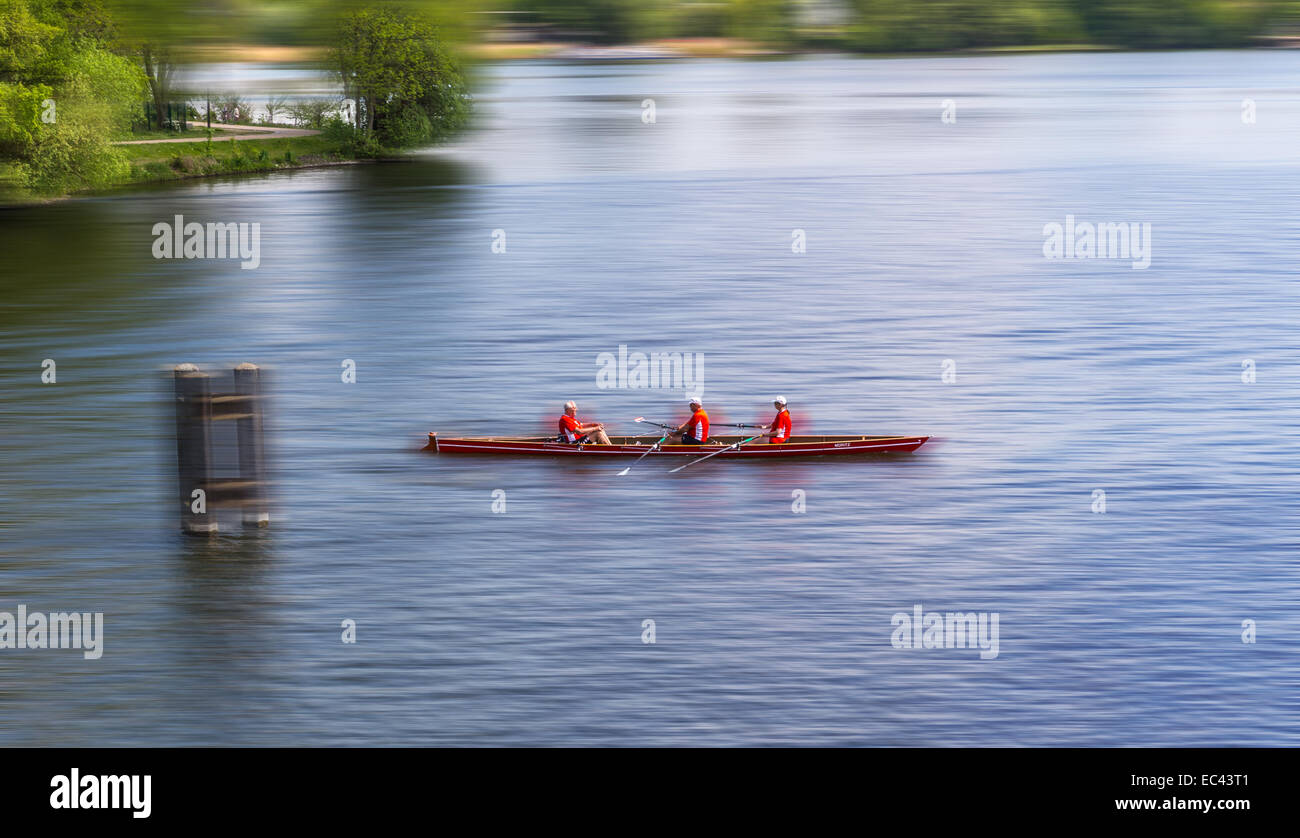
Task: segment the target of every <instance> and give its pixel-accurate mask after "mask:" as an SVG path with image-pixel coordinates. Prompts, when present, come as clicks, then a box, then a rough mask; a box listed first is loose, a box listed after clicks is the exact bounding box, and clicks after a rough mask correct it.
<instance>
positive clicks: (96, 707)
mask: <svg viewBox="0 0 1300 838" xmlns="http://www.w3.org/2000/svg"><path fill="white" fill-rule="evenodd" d="M1297 70H1300V53H1296V52H1286V51H1253V52H1200V53H1152V54H1124V53H1116V54H1074V55H1037V56H975V57H946V58H916V59H897V60H856V59H846V58H835V57H820V58H814V59H804V60H793V61H774V62H753V63H742V62H727V61H672V62H657V63H645V64H551V63H542V62H538V63H516V64H509V65H500V66H493V67H489V68H486V70H485V72H484V78H483V88H482V90H481V92H480V95H479V97H478V123H477V125H478V127H477V129H476V131H475V132H474V133H472V134H470V135H467V136H466V137H464V138H463V139H462V140H461V141H460V142H459V143H458V144H457V145H456V146H454V147H452V148H448V149H442V150H438V151H435V152H431V153H428V154H425V155H422V156H421V157H420V158H419V159H417V160H415V161H412V162H404V163H388V164H380V165H364V166H348V167H338V168H328V169H316V170H304V171H299V172H290V173H280V174H275V175H269V176H253V177H240V178H231V179H217V180H202V181H193V182H186V183H180V184H170V185H166V186H161V187H149V188H142V189H137V190H132V191H128V192H122V193H119V194H115V195H112V196H108V197H101V198H94V199H89V200H79V201H71V202H65V203H59V204H55V205H51V206H48V207H44V208H39V209H24V210H12V209H11V210H3V211H0V247H3V251H4V253H5V258H4V261H3V265H4V267H3V274H2V275H0V276H2V279H0V288H3V291H4V301H3V307H2V308H0V323H3V330H2V332H0V358H3V364H0V393H2V394H3V397H2V401H0V463H3V467H2V468H0V562H2V567H3V576H2V577H0V578H2V579H3V582H2V583H0V611H13V610H15V609H16V607H17V605H18V604H20V603H21V604H25V605H26V606H27V608H28V609H29V610H31V611H43V612H52V611H68V610H78V611H102V612H103V613H104V615H105V616H104V633H105V638H104V654H103V657H102V658H100V659H98V660H85V659H84V658H83V657H82V656H81V654H79V653H78V652H75V651H66V650H60V651H53V650H18V649H2V650H0V742H2V743H4V744H6V745H217V744H230V745H363V744H365V745H413V744H419V745H438V744H467V745H469V744H472V745H504V744H619V745H632V744H652V745H669V744H688V743H695V744H717V745H775V744H795V743H806V744H854V745H858V744H861V745H1030V746H1032V745H1060V744H1069V745H1151V746H1156V745H1165V746H1169V745H1261V744H1287V745H1296V744H1300V725H1298V724H1297V705H1296V698H1295V697H1296V690H1297V687H1298V686H1300V677H1298V676H1297V673H1298V672H1300V667H1298V666H1297V664H1300V659H1298V656H1297V648H1298V646H1297V643H1298V641H1300V616H1298V615H1297V609H1296V605H1297V595H1296V591H1297V583H1298V582H1300V578H1298V574H1297V562H1296V551H1297V548H1298V547H1300V525H1298V524H1297V514H1298V513H1300V501H1298V500H1297V489H1298V488H1300V481H1297V478H1296V469H1295V451H1296V443H1297V439H1296V424H1295V421H1294V415H1295V392H1296V389H1297V386H1298V385H1300V365H1298V363H1297V359H1298V358H1300V332H1298V330H1297V329H1296V327H1295V323H1296V304H1297V290H1296V289H1297V286H1296V283H1295V265H1296V261H1295V258H1296V248H1297V243H1298V242H1300V221H1298V220H1297V215H1296V203H1295V192H1296V190H1295V184H1296V176H1297V174H1298V172H1300V169H1298V167H1297V160H1298V159H1300V158H1298V157H1297V152H1296V149H1297V145H1296V137H1297V136H1300V87H1298V86H1297V84H1296V78H1297ZM240 72H241V78H257V77H259V73H262V74H264V75H265V77H266V78H271V79H274V78H275V71H273V70H269V69H265V68H262V69H259V68H243V69H241V71H240ZM258 89H261V88H258ZM648 99H649V100H653V117H654V118H653V121H649V112H650V105H649V104H648V103H645V100H648ZM1244 99H1249V100H1252V101H1253V102H1254V107H1255V121H1254V122H1253V123H1251V122H1249V121H1246V120H1243V113H1246V112H1247V108H1248V106H1244V105H1243V100H1244ZM944 100H952V102H951V103H949V106H948V108H947V110H948V113H949V116H952V115H953V114H954V113H955V121H948V122H945V121H944V120H943V118H942V117H943V116H944V110H945V104H944ZM954 109H955V110H954ZM177 214H180V215H183V216H184V217H185V219H186V220H190V221H201V222H206V221H223V222H225V221H246V222H257V223H259V224H260V225H261V264H260V267H258V268H257V269H256V270H241V269H240V267H239V264H238V262H237V261H232V260H226V261H217V260H171V261H168V260H156V259H154V258H153V257H152V255H151V247H152V244H153V240H154V236H153V234H152V232H151V230H152V227H153V225H154V224H155V223H157V222H160V221H171V220H172V218H173V216H175V215H177ZM1067 215H1072V216H1074V217H1075V219H1076V220H1078V221H1088V222H1093V223H1101V222H1125V223H1129V222H1133V223H1149V224H1150V225H1151V231H1152V232H1151V263H1150V267H1149V268H1147V269H1145V270H1134V269H1133V268H1132V267H1131V265H1130V261H1131V260H1103V259H1093V260H1079V259H1072V260H1049V259H1046V258H1045V257H1044V254H1043V245H1044V232H1043V231H1044V225H1046V224H1050V223H1052V222H1056V223H1062V224H1063V223H1064V222H1065V219H1066V216H1067ZM498 231H500V232H498ZM796 231H802V239H803V241H804V242H805V245H806V250H805V252H802V253H796V252H794V249H793V248H792V244H794V243H795V242H796V239H797V237H798V236H799V233H797V232H796ZM501 241H504V244H505V252H494V249H493V244H494V242H501ZM497 249H498V250H499V249H500V248H499V247H498V248H497ZM620 345H624V346H627V347H628V351H629V352H635V351H642V352H652V351H656V352H672V351H680V352H692V353H703V355H704V358H705V364H704V383H703V395H704V397H705V400H706V402H707V404H708V406H709V408H710V411H711V413H712V415H713V417H714V421H715V422H717V421H732V422H752V421H756V420H763V421H766V419H767V418H768V416H769V414H770V408H769V407H768V405H769V404H770V400H771V397H772V396H773V395H775V394H784V395H785V396H787V397H788V398H789V399H790V402H791V407H792V412H793V414H794V416H795V420H796V423H797V424H796V432H801V431H803V432H808V431H815V432H825V433H831V432H847V433H873V434H889V433H899V434H933V435H934V436H935V437H936V439H935V441H933V442H931V443H930V444H928V445H926V446H925V447H923V448H922V449H920V451H918V452H917V453H916V454H913V455H907V456H899V457H890V458H877V459H867V460H859V461H856V462H836V461H834V460H831V461H825V460H823V461H791V462H788V463H785V462H768V463H765V464H751V463H747V462H726V461H720V460H717V459H715V460H712V461H710V462H708V463H705V464H702V465H700V466H697V467H692V468H691V469H688V470H686V471H684V472H682V473H680V474H676V475H671V476H670V475H668V474H667V471H668V468H669V466H668V465H667V464H665V463H663V462H656V461H654V460H653V458H651V459H649V460H647V461H645V462H644V463H642V464H641V465H639V466H638V467H637V468H636V469H634V470H633V472H632V474H630V475H628V476H626V477H619V476H617V471H618V470H619V469H620V468H622V466H623V465H624V464H623V463H618V464H612V463H587V462H585V461H584V462H582V463H574V462H565V461H551V460H541V459H538V460H529V459H495V458H492V459H485V458H455V457H450V456H433V455H430V454H426V453H420V452H419V451H418V450H417V449H418V448H419V446H421V445H422V444H423V442H424V436H425V434H426V432H427V431H429V430H438V431H440V432H442V433H443V434H451V433H461V434H466V435H489V434H498V435H521V434H542V433H551V432H553V428H554V420H555V417H556V415H558V412H559V408H560V405H561V404H562V403H563V402H564V401H565V400H566V399H570V398H572V399H576V400H577V401H578V403H579V405H580V411H579V412H580V414H581V415H583V416H584V417H587V418H590V419H599V420H601V421H604V422H605V423H606V424H607V425H608V426H609V427H610V429H611V431H615V432H620V433H633V432H637V431H638V430H640V429H641V426H637V425H635V424H634V423H632V422H631V419H632V418H633V417H636V416H639V415H644V416H647V417H649V418H652V419H657V420H660V421H670V420H671V421H682V419H684V418H685V406H684V404H683V399H682V395H683V392H682V391H681V390H674V389H646V390H629V389H601V388H598V387H597V384H596V372H597V369H598V367H597V364H596V358H597V356H598V355H599V354H600V353H602V352H615V353H616V352H617V351H618V348H619V346H620ZM47 358H48V359H53V360H54V361H55V362H56V364H57V382H56V383H53V384H43V383H42V382H41V372H42V362H43V360H44V359H47ZM345 360H351V361H353V362H354V363H355V368H356V381H355V383H351V384H348V383H344V382H343V381H342V380H341V371H342V365H343V364H344V362H345ZM241 361H253V362H256V363H259V364H262V365H265V366H267V367H269V368H271V370H272V374H273V380H274V384H275V401H274V403H273V406H272V407H273V413H272V416H271V425H272V430H273V437H272V440H273V442H274V444H275V448H274V450H275V455H276V461H275V462H276V481H277V505H276V510H275V515H274V521H273V524H272V526H271V527H270V528H268V529H266V530H263V531H255V532H252V533H241V532H240V530H239V529H238V528H237V527H236V528H233V529H227V530H225V531H223V534H222V535H221V536H220V537H218V538H216V539H212V540H211V541H208V540H200V539H194V538H187V537H185V536H182V535H181V534H180V532H179V527H178V524H177V515H176V509H175V500H174V498H175V488H174V479H175V478H174V471H175V467H174V457H175V453H174V452H175V448H174V443H173V441H172V437H171V428H170V425H169V424H168V423H169V422H170V413H169V411H170V410H171V407H170V402H169V400H168V392H167V390H166V387H165V384H164V373H163V372H162V370H166V369H169V368H170V367H171V366H172V365H174V364H177V363H180V362H193V363H197V364H200V365H203V366H205V367H207V368H209V369H213V370H216V369H221V368H228V367H230V366H231V365H233V364H236V363H239V362H241ZM1247 362H1249V363H1247ZM945 371H947V372H948V373H949V376H948V378H949V380H948V381H947V382H946V381H945V380H944V372H945ZM1252 373H1253V375H1254V382H1253V383H1247V380H1248V379H1249V378H1250V377H1251V374H1252ZM954 376H955V380H954V378H953V377H954ZM650 439H653V438H650ZM498 489H500V490H503V491H504V492H505V499H506V511H505V512H504V514H500V513H494V512H493V501H494V496H493V493H494V491H495V490H498ZM796 490H802V493H803V495H804V497H805V498H806V511H805V512H803V513H796V512H794V511H793V510H792V503H793V500H792V499H793V498H794V496H795V493H796ZM1099 492H1102V493H1104V509H1105V511H1104V512H1101V511H1100V508H1101V506H1100V500H1101V498H1102V495H1100V494H1099ZM1094 510H1097V511H1094ZM917 604H921V605H922V606H923V608H924V610H925V611H926V612H932V611H938V612H987V613H989V614H997V615H998V617H999V626H1000V629H999V630H1000V634H999V649H998V655H997V657H996V658H994V659H981V657H980V655H979V650H977V649H896V648H894V647H893V645H892V644H891V634H892V633H893V629H894V626H893V622H892V618H893V615H895V614H897V613H900V612H902V613H907V614H911V613H912V610H913V607H914V606H915V605H917ZM345 619H353V620H355V621H356V623H357V642H356V643H355V644H345V643H343V642H341V639H340V634H341V632H342V629H341V628H340V623H341V621H343V620H345ZM645 620H654V621H655V635H656V636H655V640H656V642H655V643H654V644H647V643H643V642H642V632H643V629H642V626H643V621H645ZM1245 620H1252V621H1254V625H1255V627H1256V632H1257V638H1256V639H1257V642H1255V643H1253V644H1248V643H1243V642H1242V634H1243V621H1245Z"/></svg>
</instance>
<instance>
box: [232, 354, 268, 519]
mask: <svg viewBox="0 0 1300 838" xmlns="http://www.w3.org/2000/svg"><path fill="white" fill-rule="evenodd" d="M235 395H237V396H240V397H241V407H242V410H241V414H240V416H239V418H238V419H237V420H236V433H237V437H238V447H239V480H240V482H241V483H243V484H245V486H246V487H247V488H246V491H245V493H244V494H243V498H242V512H243V522H244V525H245V526H254V527H265V526H266V525H267V524H269V523H270V522H271V515H270V511H269V510H268V509H267V491H266V473H265V471H266V447H265V446H264V445H263V443H262V428H263V409H262V408H263V399H262V371H261V370H260V369H258V368H257V365H256V364H248V363H244V364H240V365H239V366H237V367H235Z"/></svg>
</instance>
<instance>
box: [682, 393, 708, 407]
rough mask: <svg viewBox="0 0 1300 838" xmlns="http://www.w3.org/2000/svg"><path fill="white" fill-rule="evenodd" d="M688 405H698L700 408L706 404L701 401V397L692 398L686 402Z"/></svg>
mask: <svg viewBox="0 0 1300 838" xmlns="http://www.w3.org/2000/svg"><path fill="white" fill-rule="evenodd" d="M686 403H687V404H698V405H699V406H700V407H704V402H702V401H700V397H699V396H691V397H690V398H689V399H687V400H686Z"/></svg>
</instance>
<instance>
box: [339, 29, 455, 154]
mask: <svg viewBox="0 0 1300 838" xmlns="http://www.w3.org/2000/svg"><path fill="white" fill-rule="evenodd" d="M331 58H332V61H333V64H334V67H335V70H336V72H337V73H338V76H339V79H340V81H341V82H342V84H343V91H344V96H345V97H347V98H349V99H352V100H353V102H355V107H354V109H353V126H354V128H355V130H356V131H357V133H358V134H359V135H360V137H361V138H362V140H363V141H370V140H377V141H378V142H380V143H382V144H384V145H389V146H393V147H403V146H411V145H419V144H421V143H427V142H431V141H433V140H437V139H441V138H443V137H445V136H448V135H449V134H450V133H451V132H453V131H455V130H456V129H457V128H460V127H461V126H462V125H463V124H464V123H465V120H466V118H467V116H468V112H469V96H468V93H467V91H466V86H465V79H464V76H463V74H462V73H461V70H460V67H459V65H458V63H457V62H456V60H455V59H454V58H453V57H452V55H451V54H450V53H449V52H448V50H447V49H446V48H445V47H444V45H443V43H442V41H441V40H439V38H438V34H437V31H436V30H435V28H434V26H433V25H432V24H431V23H430V22H429V21H428V20H427V19H425V18H424V17H422V16H420V15H418V14H416V13H414V12H411V11H408V10H407V9H405V8H403V7H400V6H375V7H369V8H363V9H355V10H351V11H348V12H345V13H344V14H343V16H342V18H341V22H340V26H339V30H338V35H337V38H336V42H335V47H334V49H333V51H332V53H331Z"/></svg>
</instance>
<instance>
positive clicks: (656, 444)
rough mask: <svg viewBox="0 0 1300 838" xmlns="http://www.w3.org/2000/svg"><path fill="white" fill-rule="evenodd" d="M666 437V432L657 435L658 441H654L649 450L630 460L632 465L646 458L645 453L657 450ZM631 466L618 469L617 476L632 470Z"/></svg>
mask: <svg viewBox="0 0 1300 838" xmlns="http://www.w3.org/2000/svg"><path fill="white" fill-rule="evenodd" d="M669 433H671V431H670V432H669ZM667 438H668V434H664V435H663V436H661V437H659V441H658V442H656V443H655V444H654V445H651V446H650V450H648V451H646V452H645V454H642V455H641V456H640V457H637V458H636V459H635V460H633V461H632V466H634V465H636V464H637V463H639V462H641V461H642V460H644V459H645V458H646V455H647V454H653V453H654V452H656V451H658V450H659V446H660V445H663V444H664V440H665V439H667ZM632 466H628V467H627V468H625V469H623V470H622V471H620V472H619V473H618V476H619V477H622V476H623V475H625V474H627V473H628V472H629V471H631V470H632Z"/></svg>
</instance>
